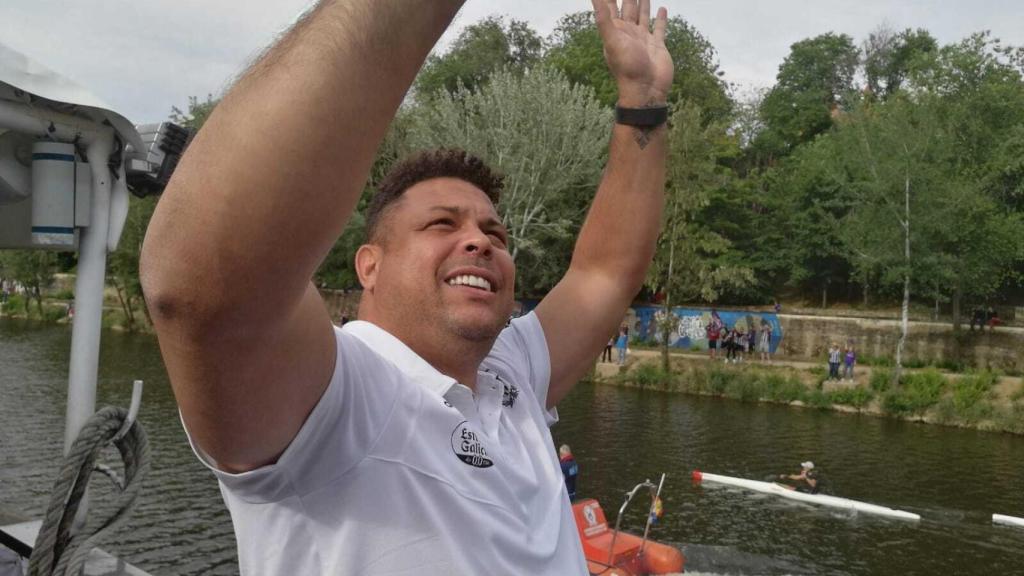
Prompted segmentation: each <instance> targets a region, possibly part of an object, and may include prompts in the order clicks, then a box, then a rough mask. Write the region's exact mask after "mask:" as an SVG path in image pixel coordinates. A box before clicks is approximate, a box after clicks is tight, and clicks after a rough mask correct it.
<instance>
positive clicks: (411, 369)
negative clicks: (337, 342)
mask: <svg viewBox="0 0 1024 576" xmlns="http://www.w3.org/2000/svg"><path fill="white" fill-rule="evenodd" d="M341 330H342V332H345V333H346V334H350V335H352V336H355V337H356V338H358V339H359V340H361V341H362V342H363V343H364V344H366V345H367V346H369V347H370V348H372V349H373V350H374V351H376V352H377V353H378V354H380V355H381V356H383V357H384V358H387V359H388V360H390V361H391V362H392V363H394V365H395V366H397V367H398V369H399V370H401V371H402V372H403V373H404V374H405V375H406V376H408V377H409V379H410V380H413V381H414V382H416V383H417V384H419V385H421V386H423V387H424V388H426V389H427V390H430V391H431V392H434V393H436V394H437V395H438V396H441V397H443V396H444V395H445V394H446V393H447V392H448V390H449V389H450V388H451V387H452V386H454V385H455V384H456V380H455V379H454V378H452V377H450V376H445V375H444V374H442V373H440V372H438V370H437V368H434V367H433V366H431V365H430V363H429V362H427V361H426V360H424V359H423V358H422V357H421V356H420V355H419V354H417V353H416V352H413V350H412V348H409V347H408V346H406V345H405V343H404V342H402V341H401V340H399V339H398V338H396V337H395V336H394V335H392V334H391V333H390V332H388V331H387V330H384V329H383V328H381V327H380V326H377V325H376V324H372V323H370V322H366V321H364V320H353V321H352V322H348V323H346V324H345V326H343V327H342V328H341Z"/></svg>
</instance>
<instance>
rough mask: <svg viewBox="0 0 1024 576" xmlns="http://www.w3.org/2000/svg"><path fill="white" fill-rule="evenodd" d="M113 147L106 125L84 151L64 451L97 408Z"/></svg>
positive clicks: (68, 448) (111, 134) (110, 133)
mask: <svg viewBox="0 0 1024 576" xmlns="http://www.w3.org/2000/svg"><path fill="white" fill-rule="evenodd" d="M113 147H114V134H113V131H112V130H110V129H107V130H103V132H102V133H101V134H98V135H97V137H96V138H95V139H94V140H93V141H92V142H90V143H89V146H88V148H86V152H85V156H86V158H87V159H88V160H89V166H90V168H92V205H91V212H92V213H91V216H90V218H91V219H90V224H89V226H88V227H84V228H81V230H80V237H79V250H78V276H77V278H76V279H75V319H74V325H73V327H72V329H71V365H70V367H69V368H68V404H67V419H66V427H65V430H64V453H65V454H67V453H68V451H69V450H70V449H71V444H72V443H73V442H74V440H75V438H76V437H77V436H78V432H79V430H81V429H82V426H83V425H85V421H86V420H88V419H89V417H90V416H92V414H93V412H94V411H95V410H96V377H97V372H98V370H99V355H100V329H101V328H102V327H103V288H104V285H105V279H106V270H107V229H108V227H109V225H110V191H111V185H112V177H111V174H110V169H109V168H108V167H107V161H108V158H109V156H110V154H111V152H112V150H113Z"/></svg>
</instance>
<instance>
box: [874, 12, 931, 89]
mask: <svg viewBox="0 0 1024 576" xmlns="http://www.w3.org/2000/svg"><path fill="white" fill-rule="evenodd" d="M937 50H938V43H937V42H936V41H935V38H933V37H932V35H931V34H929V33H928V31H927V30H924V29H921V28H918V29H917V30H911V29H910V28H907V29H906V30H904V31H902V32H899V33H897V32H895V31H893V30H892V29H891V28H889V27H888V26H885V25H882V26H879V27H878V28H876V29H875V31H874V32H872V33H871V34H869V35H868V39H867V40H866V41H864V44H863V51H864V76H865V78H866V80H867V88H868V90H869V91H870V93H871V94H872V95H873V96H874V97H876V98H878V99H881V100H885V99H888V98H889V97H890V96H892V95H893V94H896V93H897V92H899V91H900V89H902V88H903V86H904V83H905V82H906V81H907V79H908V78H909V76H910V73H911V70H912V67H913V66H914V65H915V64H916V63H918V62H920V61H921V59H922V58H927V57H928V55H930V54H933V53H935V52H936V51H937Z"/></svg>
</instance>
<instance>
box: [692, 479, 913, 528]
mask: <svg viewBox="0 0 1024 576" xmlns="http://www.w3.org/2000/svg"><path fill="white" fill-rule="evenodd" d="M693 481H694V482H697V483H700V482H714V483H715V484H726V485H728V486H736V487H738V488H746V489H747V490H754V491H755V492H763V493H765V494H773V495H775V496H781V497H783V498H789V499H790V500H799V501H800V502H807V503H809V504H819V505H821V506H831V507H833V508H843V509H845V510H856V511H857V512H864V513H867V514H877V515H879V516H886V517H889V518H897V519H899V520H912V521H915V522H916V521H918V520H920V519H921V516H919V515H917V514H914V513H913V512H906V511H903V510H895V509H893V508H886V507H885V506H878V505H877V504H868V503H867V502H858V501H856V500H850V499H849V498H839V497H838V496H828V495H826V494H808V493H806V492H797V491H796V490H789V489H787V488H785V487H783V486H780V485H779V484H775V483H774V482H760V481H757V480H747V479H745V478H733V477H732V476H720V475H718V474H709V473H707V472H701V471H699V470H694V471H693Z"/></svg>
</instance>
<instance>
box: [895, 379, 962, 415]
mask: <svg viewBox="0 0 1024 576" xmlns="http://www.w3.org/2000/svg"><path fill="white" fill-rule="evenodd" d="M945 388H946V379H945V378H944V377H943V376H942V374H939V372H938V371H937V370H935V369H930V370H925V371H924V372H919V373H917V374H908V375H907V376H906V377H904V379H903V381H902V382H901V383H900V386H899V387H898V388H895V389H892V390H889V391H888V392H886V393H885V395H884V396H883V397H882V408H883V409H885V411H886V412H889V413H891V414H899V415H904V414H921V413H923V412H924V411H925V410H927V409H928V408H930V407H932V406H934V405H935V404H937V403H938V402H939V398H941V397H942V392H943V391H944V390H945Z"/></svg>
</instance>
